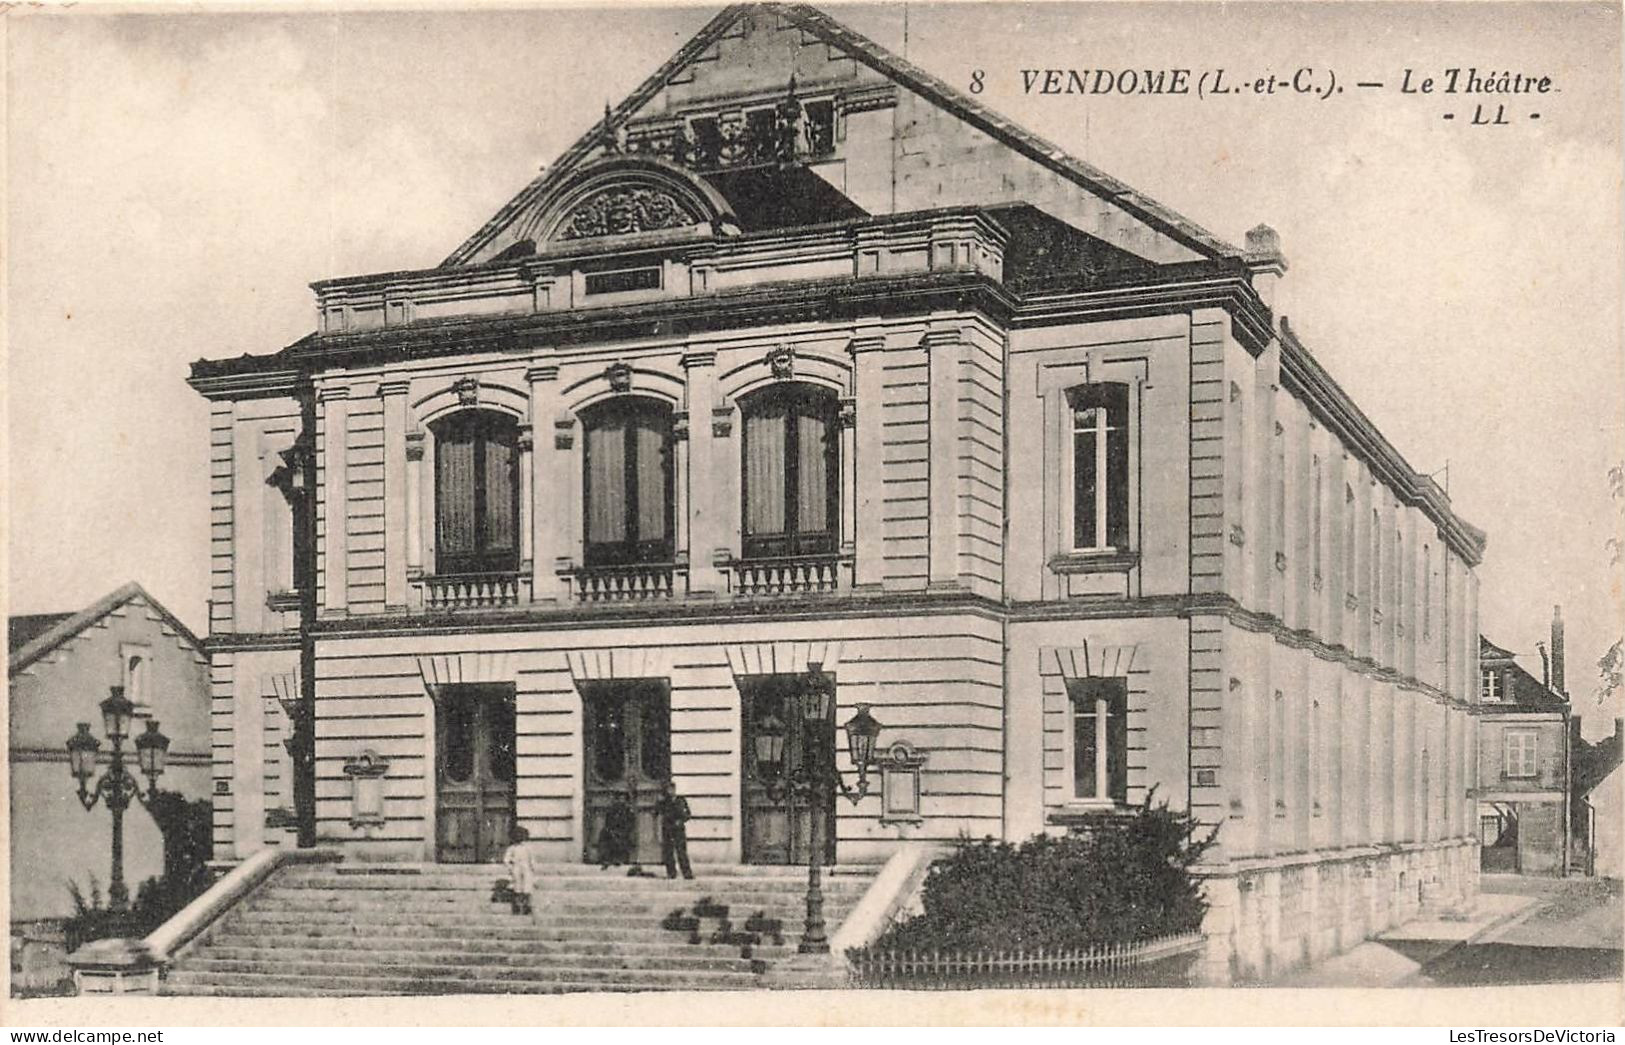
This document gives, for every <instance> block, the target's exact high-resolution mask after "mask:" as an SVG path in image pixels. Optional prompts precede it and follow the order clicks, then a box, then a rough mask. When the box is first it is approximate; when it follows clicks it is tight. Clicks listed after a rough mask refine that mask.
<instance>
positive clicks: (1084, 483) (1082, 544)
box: [1068, 383, 1129, 551]
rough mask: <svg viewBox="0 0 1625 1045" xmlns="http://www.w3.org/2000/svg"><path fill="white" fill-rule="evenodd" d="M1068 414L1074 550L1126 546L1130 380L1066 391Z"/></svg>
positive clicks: (1113, 548) (1120, 547)
mask: <svg viewBox="0 0 1625 1045" xmlns="http://www.w3.org/2000/svg"><path fill="white" fill-rule="evenodd" d="M1068 399H1069V402H1070V406H1071V418H1072V433H1071V434H1072V440H1071V453H1072V498H1071V504H1072V550H1074V551H1126V550H1127V549H1128V546H1129V518H1128V503H1129V488H1128V484H1129V468H1128V456H1129V455H1128V436H1129V432H1128V413H1129V410H1128V385H1126V384H1115V383H1112V384H1097V385H1085V386H1083V387H1081V388H1075V389H1072V391H1071V392H1070V393H1068Z"/></svg>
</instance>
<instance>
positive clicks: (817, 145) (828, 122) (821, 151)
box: [803, 99, 835, 158]
mask: <svg viewBox="0 0 1625 1045" xmlns="http://www.w3.org/2000/svg"><path fill="white" fill-rule="evenodd" d="M804 108H805V113H806V124H805V129H804V131H803V133H804V134H806V136H807V143H806V144H807V152H808V153H809V154H811V155H812V156H813V157H814V158H817V157H821V156H828V155H830V154H831V153H833V152H834V151H835V102H834V101H832V100H829V99H823V100H820V101H813V102H808V103H807V104H806V106H805V107H804Z"/></svg>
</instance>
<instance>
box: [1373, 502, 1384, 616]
mask: <svg viewBox="0 0 1625 1045" xmlns="http://www.w3.org/2000/svg"><path fill="white" fill-rule="evenodd" d="M1385 594H1386V593H1385V592H1384V591H1383V590H1382V513H1380V512H1379V511H1377V509H1375V508H1373V509H1371V612H1372V615H1373V616H1375V615H1376V614H1378V613H1381V612H1382V608H1383V606H1384V605H1386V603H1384V601H1383V596H1384V595H1385Z"/></svg>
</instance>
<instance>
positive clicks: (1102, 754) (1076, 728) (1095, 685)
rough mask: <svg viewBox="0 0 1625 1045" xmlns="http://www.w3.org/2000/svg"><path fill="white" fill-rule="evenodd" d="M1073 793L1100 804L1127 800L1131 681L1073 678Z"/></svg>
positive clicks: (1070, 690)
mask: <svg viewBox="0 0 1625 1045" xmlns="http://www.w3.org/2000/svg"><path fill="white" fill-rule="evenodd" d="M1067 695H1068V697H1069V698H1070V699H1071V702H1072V794H1073V797H1074V798H1079V799H1084V800H1088V801H1097V802H1106V801H1110V802H1117V803H1124V802H1127V801H1128V680H1127V679H1122V678H1086V679H1073V680H1071V681H1070V682H1068V683H1067Z"/></svg>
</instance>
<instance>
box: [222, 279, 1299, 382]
mask: <svg viewBox="0 0 1625 1045" xmlns="http://www.w3.org/2000/svg"><path fill="white" fill-rule="evenodd" d="M1230 268H1236V271H1235V272H1229V271H1228V269H1230ZM1159 272H1160V278H1159V279H1158V280H1157V281H1156V282H1154V283H1144V282H1142V283H1138V284H1130V283H1125V284H1124V285H1121V286H1116V287H1113V286H1096V287H1093V288H1085V287H1078V288H1076V289H1065V288H1056V287H1053V286H1049V287H1045V288H1043V289H1041V290H1040V289H1037V288H1028V289H1029V290H1030V291H1031V292H1030V293H1028V292H1027V291H1023V292H1021V293H1016V292H1013V291H1012V290H1011V288H1008V287H1006V286H1004V285H1002V284H1000V283H998V282H996V281H994V280H992V279H990V278H988V277H987V276H984V275H981V274H977V273H968V272H944V273H916V274H910V275H902V276H866V277H861V278H853V279H844V280H819V281H809V282H805V283H791V284H776V285H764V286H761V287H752V288H747V289H743V290H733V291H725V292H721V293H717V294H708V295H701V296H696V297H686V298H668V299H661V300H657V301H650V302H644V303H641V304H636V305H627V306H611V307H603V308H593V309H578V310H571V311H564V312H541V313H526V314H524V315H518V316H503V317H473V318H467V319H464V318H458V319H448V320H442V321H429V322H423V323H419V324H414V325H412V326H407V327H398V328H388V329H382V330H369V331H355V332H345V333H333V334H325V335H320V336H315V337H308V338H305V339H303V340H301V341H300V342H298V343H297V344H295V345H293V346H290V348H288V349H286V350H284V352H283V353H279V354H278V355H275V356H257V357H256V356H249V357H244V358H242V359H239V360H222V361H217V362H210V361H203V362H200V363H199V364H194V377H193V379H192V380H193V384H194V386H195V385H197V383H198V381H199V378H198V377H197V376H196V374H197V372H198V370H199V369H200V368H206V369H208V370H210V371H217V372H218V371H227V372H235V371H236V370H237V368H238V367H241V368H243V370H244V371H245V372H251V371H254V370H257V369H258V368H260V367H268V368H269V367H275V368H277V369H279V370H280V369H284V368H286V366H287V365H288V363H290V362H292V363H295V364H297V365H299V366H301V367H305V368H308V369H309V370H310V371H312V372H320V371H321V370H323V369H327V368H334V367H354V366H367V365H373V364H378V363H388V362H395V361H399V360H402V359H417V358H434V357H442V356H448V355H460V354H466V353H471V352H489V351H506V352H517V351H534V346H535V345H538V344H545V345H547V346H548V347H549V348H552V347H569V346H574V345H580V344H592V343H602V342H606V341H616V340H643V339H647V338H649V337H653V336H662V337H684V336H689V335H695V334H702V333H710V332H715V331H720V330H729V329H746V328H749V327H753V326H761V325H767V324H774V325H780V324H784V323H797V322H850V321H852V320H854V319H872V318H886V317H899V316H920V315H929V314H931V313H933V312H944V311H957V312H962V313H969V314H970V315H971V318H974V317H975V316H982V317H985V318H987V319H988V320H990V321H992V322H995V323H999V324H1003V325H1008V326H1015V327H1035V326H1047V325H1055V324H1061V323H1072V322H1091V321H1097V320H1100V319H1111V318H1123V317H1128V316H1151V315H1167V314H1171V313H1180V312H1188V311H1191V310H1193V309H1196V308H1210V307H1217V308H1224V309H1226V310H1227V311H1229V312H1230V314H1231V317H1232V320H1233V322H1234V323H1235V326H1236V330H1237V333H1238V339H1240V340H1241V341H1242V342H1243V343H1244V344H1247V345H1250V346H1252V347H1253V348H1254V350H1259V349H1261V347H1262V344H1263V342H1262V341H1260V340H1259V337H1260V336H1261V332H1262V331H1266V330H1268V327H1269V322H1270V321H1269V314H1268V312H1267V310H1264V309H1263V306H1262V303H1260V302H1259V301H1258V298H1257V295H1256V294H1254V293H1253V292H1252V289H1251V287H1250V286H1248V285H1247V283H1246V277H1245V273H1244V271H1243V270H1241V269H1240V268H1239V267H1238V266H1237V265H1233V264H1232V263H1230V262H1228V261H1223V260H1221V261H1213V262H1191V263H1186V264H1181V265H1170V266H1164V268H1163V269H1162V270H1159Z"/></svg>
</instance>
